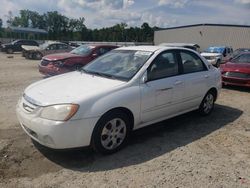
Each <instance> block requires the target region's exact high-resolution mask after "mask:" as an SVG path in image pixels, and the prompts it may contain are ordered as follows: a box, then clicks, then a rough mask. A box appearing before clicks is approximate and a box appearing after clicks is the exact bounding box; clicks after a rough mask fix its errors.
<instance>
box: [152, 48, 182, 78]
mask: <svg viewBox="0 0 250 188" xmlns="http://www.w3.org/2000/svg"><path fill="white" fill-rule="evenodd" d="M178 73H179V71H178V63H177V61H176V58H175V55H174V53H173V52H163V53H162V54H160V55H158V56H157V57H156V58H155V60H154V61H153V63H152V64H151V65H150V66H149V68H148V79H149V80H156V79H160V78H166V77H170V76H175V75H177V74H178Z"/></svg>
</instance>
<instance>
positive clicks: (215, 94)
mask: <svg viewBox="0 0 250 188" xmlns="http://www.w3.org/2000/svg"><path fill="white" fill-rule="evenodd" d="M208 92H212V93H213V94H214V97H215V101H216V100H217V97H218V91H217V89H216V88H215V87H212V88H210V89H209V90H208V91H207V93H208ZM207 93H206V94H207Z"/></svg>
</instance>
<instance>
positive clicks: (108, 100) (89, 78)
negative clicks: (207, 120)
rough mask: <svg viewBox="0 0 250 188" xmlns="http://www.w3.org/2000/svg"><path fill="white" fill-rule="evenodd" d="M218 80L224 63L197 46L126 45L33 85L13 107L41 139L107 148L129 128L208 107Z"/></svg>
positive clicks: (119, 142)
mask: <svg viewBox="0 0 250 188" xmlns="http://www.w3.org/2000/svg"><path fill="white" fill-rule="evenodd" d="M220 88H221V74H220V71H219V69H217V68H215V67H213V66H212V65H211V64H210V63H208V62H207V61H204V60H203V58H202V57H201V56H200V55H199V54H198V53H196V52H195V51H193V50H189V49H183V48H176V47H175V48H173V47H163V46H133V47H122V48H117V49H114V50H112V51H111V52H109V53H106V54H104V55H103V56H101V57H99V58H97V59H95V60H93V61H92V62H91V63H89V64H87V65H85V66H84V67H83V68H82V69H81V70H79V71H74V72H71V73H68V74H63V75H60V76H56V77H52V78H48V79H46V80H42V81H39V82H37V83H34V84H32V85H30V86H29V87H28V88H26V89H25V91H24V94H23V96H22V97H21V99H20V100H19V103H18V105H17V108H16V111H17V117H18V120H19V122H20V124H21V126H22V128H23V130H24V131H25V132H26V133H27V134H28V135H29V136H30V137H31V138H32V139H34V140H35V141H37V142H39V143H40V144H42V145H45V146H47V147H50V148H57V149H65V148H73V147H82V146H88V145H91V146H92V147H93V148H94V149H95V150H96V151H98V152H101V153H105V154H107V153H113V152H116V151H117V150H119V149H121V148H122V147H123V146H124V145H125V144H126V142H127V140H128V138H129V135H130V133H131V131H132V130H135V129H139V128H142V127H144V126H147V125H151V124H153V123H156V122H159V121H162V120H164V119H168V118H171V117H174V116H177V115H180V114H183V113H186V112H189V111H192V110H196V109H198V110H199V112H200V113H201V114H202V115H209V114H210V113H211V112H212V110H213V107H214V102H215V100H216V99H217V96H218V95H219V91H220ZM192 118H193V117H192Z"/></svg>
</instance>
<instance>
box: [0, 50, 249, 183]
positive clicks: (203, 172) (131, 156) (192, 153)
mask: <svg viewBox="0 0 250 188" xmlns="http://www.w3.org/2000/svg"><path fill="white" fill-rule="evenodd" d="M7 56H8V55H6V54H3V53H0V104H1V105H0V187H25V188H28V187H98V188H100V187H199V188H200V187H250V89H240V88H235V87H233V88H232V87H228V88H225V89H223V90H222V93H221V96H220V98H219V100H218V101H217V102H216V106H215V110H214V112H213V114H211V116H209V117H205V118H204V117H200V116H199V115H197V113H196V112H192V113H188V114H185V115H183V116H179V117H176V118H174V119H171V120H167V121H164V122H161V123H158V124H156V125H153V126H150V127H147V128H144V129H142V130H139V131H136V132H134V133H133V135H132V138H131V140H130V142H129V145H128V146H127V147H126V148H124V149H123V150H122V151H120V152H118V153H116V154H113V155H110V156H101V155H98V154H96V153H94V152H92V151H91V150H90V149H88V148H84V149H80V150H70V151H53V150H49V149H46V148H44V147H42V146H40V145H38V144H35V143H33V142H32V141H31V140H30V139H29V137H28V136H26V134H25V133H24V132H23V130H22V129H21V128H20V126H19V124H18V121H17V119H16V115H15V105H16V103H17V101H18V98H19V97H20V96H21V95H22V92H23V90H24V88H25V87H26V86H28V85H29V84H30V83H32V82H35V81H37V80H41V79H43V78H42V76H41V75H40V74H39V73H38V70H37V63H38V61H32V60H25V59H24V58H23V57H21V55H20V54H15V55H13V56H12V57H11V56H10V58H8V57H7Z"/></svg>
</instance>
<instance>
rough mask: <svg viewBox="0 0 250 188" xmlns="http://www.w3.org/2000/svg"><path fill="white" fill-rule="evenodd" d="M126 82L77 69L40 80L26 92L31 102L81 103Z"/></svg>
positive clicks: (42, 104)
mask: <svg viewBox="0 0 250 188" xmlns="http://www.w3.org/2000/svg"><path fill="white" fill-rule="evenodd" d="M125 83H126V82H124V81H120V80H114V79H109V78H104V77H99V76H94V75H90V74H86V73H81V72H79V71H75V72H71V73H66V74H62V75H59V76H55V77H52V78H47V79H44V80H42V81H38V82H36V83H34V84H32V85H30V86H29V87H28V88H26V90H25V92H24V94H25V96H26V97H27V98H28V99H30V102H32V103H34V104H37V105H40V106H47V105H52V104H62V103H76V104H79V103H81V102H82V101H87V100H88V99H93V98H94V97H96V96H100V95H103V94H105V93H110V92H112V90H115V89H116V88H117V87H118V86H120V85H124V84H125Z"/></svg>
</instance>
